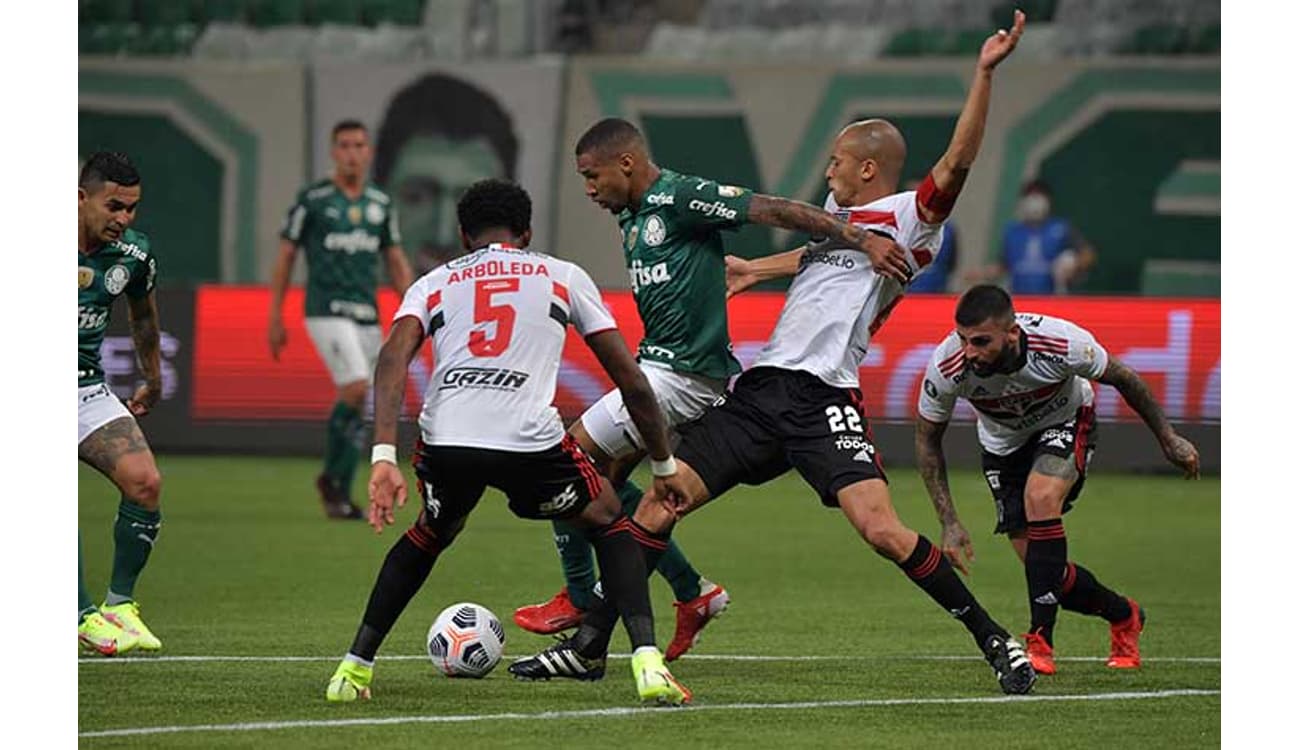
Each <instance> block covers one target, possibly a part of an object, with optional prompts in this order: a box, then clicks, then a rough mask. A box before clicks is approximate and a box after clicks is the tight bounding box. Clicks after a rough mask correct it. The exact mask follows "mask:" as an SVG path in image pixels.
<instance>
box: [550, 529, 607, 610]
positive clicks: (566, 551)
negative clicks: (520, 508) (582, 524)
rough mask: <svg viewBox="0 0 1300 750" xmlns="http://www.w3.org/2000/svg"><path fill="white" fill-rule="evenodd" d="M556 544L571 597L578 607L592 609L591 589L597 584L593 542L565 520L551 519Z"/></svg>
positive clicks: (574, 604)
mask: <svg viewBox="0 0 1300 750" xmlns="http://www.w3.org/2000/svg"><path fill="white" fill-rule="evenodd" d="M551 529H552V530H554V532H555V546H556V547H557V548H558V549H559V550H560V566H561V567H562V568H564V582H565V585H566V586H567V587H568V589H569V599H570V600H572V601H573V606H575V607H577V608H578V609H591V590H592V587H594V586H595V585H596V566H595V564H594V563H593V562H592V558H591V542H588V541H587V538H586V537H585V536H583V534H582V531H581V530H579V529H575V528H574V527H572V526H570V525H569V524H567V523H565V522H563V521H551Z"/></svg>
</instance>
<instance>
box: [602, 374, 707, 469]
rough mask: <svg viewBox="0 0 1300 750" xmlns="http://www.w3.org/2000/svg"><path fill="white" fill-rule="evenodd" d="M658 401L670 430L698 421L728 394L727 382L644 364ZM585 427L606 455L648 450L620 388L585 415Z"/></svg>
mask: <svg viewBox="0 0 1300 750" xmlns="http://www.w3.org/2000/svg"><path fill="white" fill-rule="evenodd" d="M641 372H644V373H645V376H646V380H649V381H650V388H651V389H652V390H653V391H654V393H655V400H656V401H658V402H659V408H660V409H662V410H663V413H664V418H665V419H667V420H668V429H669V430H671V429H672V428H674V427H676V426H677V425H679V424H685V423H686V422H690V421H691V420H693V419H698V418H699V416H700V415H701V414H703V413H704V410H705V409H707V408H709V407H710V406H712V405H713V402H714V401H717V400H718V396H721V395H722V393H723V392H724V391H726V390H727V381H725V380H713V379H712V378H706V377H702V376H700V375H691V374H688V373H684V372H676V371H675V370H669V369H668V368H666V367H657V366H655V365H651V364H648V363H645V362H643V363H641ZM582 426H583V427H584V428H586V430H587V434H588V435H591V439H592V440H594V441H595V442H596V445H598V446H600V449H601V450H602V451H604V452H605V455H606V456H608V457H610V458H619V457H621V456H625V455H627V454H629V453H634V452H636V451H638V450H641V449H643V448H645V440H643V439H642V438H641V433H640V432H639V431H638V430H637V428H636V425H635V424H633V423H632V417H631V416H630V415H629V414H628V413H627V406H625V405H624V404H623V394H622V393H620V392H619V390H618V389H617V388H615V389H614V390H612V391H610V392H609V393H606V394H605V395H604V396H602V397H601V399H600V400H599V401H597V402H596V403H594V404H592V405H591V408H589V409H587V411H585V412H583V414H582Z"/></svg>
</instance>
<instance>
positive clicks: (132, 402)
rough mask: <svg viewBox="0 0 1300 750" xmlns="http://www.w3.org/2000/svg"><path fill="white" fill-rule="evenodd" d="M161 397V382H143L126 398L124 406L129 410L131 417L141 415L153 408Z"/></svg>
mask: <svg viewBox="0 0 1300 750" xmlns="http://www.w3.org/2000/svg"><path fill="white" fill-rule="evenodd" d="M161 397H162V384H161V383H155V384H150V383H145V384H143V385H141V386H140V387H139V388H136V389H135V393H133V394H131V397H130V398H128V399H127V400H126V408H127V409H128V410H129V411H130V412H131V416H133V417H143V416H144V415H146V414H148V413H149V412H150V410H152V409H153V407H154V405H155V404H157V403H158V399H159V398H161Z"/></svg>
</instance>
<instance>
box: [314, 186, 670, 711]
mask: <svg viewBox="0 0 1300 750" xmlns="http://www.w3.org/2000/svg"><path fill="white" fill-rule="evenodd" d="M457 216H458V217H459V221H460V232H461V241H462V243H463V246H464V248H465V250H466V251H469V254H468V255H465V256H463V257H461V258H458V259H455V260H452V261H451V262H449V263H447V264H445V265H443V266H441V267H440V268H438V269H437V270H434V271H432V272H430V273H428V274H426V275H425V276H423V277H421V278H420V280H419V281H417V282H416V283H415V285H414V286H412V287H411V289H410V290H409V291H408V292H407V294H406V297H405V299H403V301H402V306H401V308H400V309H399V310H398V311H397V315H396V316H395V318H394V320H393V328H392V331H391V332H390V333H389V336H388V341H387V342H386V343H385V344H384V347H383V350H382V351H381V352H380V355H379V365H378V368H377V370H376V374H375V393H376V397H375V447H374V451H373V454H372V458H371V461H372V468H371V474H370V523H371V525H372V526H374V528H375V530H376V531H377V532H378V531H382V530H383V528H384V525H385V524H391V523H392V522H393V505H394V503H396V504H397V505H403V504H405V502H406V482H405V479H404V478H403V477H402V472H401V470H400V469H399V468H398V467H397V449H396V447H395V445H394V444H395V441H396V439H397V417H398V412H399V410H400V407H401V401H402V394H403V392H404V390H405V384H406V369H407V366H408V365H409V364H410V362H411V359H412V358H413V357H414V356H415V355H416V353H417V352H418V351H419V349H420V346H421V345H422V344H423V343H424V340H425V338H426V337H428V338H430V339H432V340H433V347H434V362H435V368H436V370H435V373H434V381H433V382H436V383H438V384H439V387H436V388H432V387H431V388H430V389H429V390H428V392H427V393H426V394H425V401H424V407H423V409H422V411H421V412H420V442H419V444H418V445H417V446H416V455H415V472H416V476H417V477H418V478H419V480H420V481H419V492H420V496H421V500H422V501H423V507H422V508H421V510H420V516H419V518H418V519H417V520H416V522H415V524H414V525H412V526H411V528H410V529H409V530H407V532H406V534H404V535H403V536H402V537H401V538H400V539H398V540H397V543H396V544H394V545H393V548H392V550H391V551H390V552H389V553H388V557H387V559H385V561H384V565H383V568H382V569H381V570H380V572H379V579H378V580H377V581H376V582H375V585H374V588H373V590H372V591H371V594H370V602H369V604H367V606H366V612H365V615H364V616H363V618H362V621H361V627H360V628H359V629H358V631H357V635H356V639H355V640H354V641H353V643H352V647H351V649H349V651H348V654H347V656H346V657H345V658H344V659H343V661H342V663H341V664H339V667H338V670H337V671H336V672H335V673H334V676H333V678H331V680H330V683H329V687H328V688H327V690H326V694H325V695H326V698H328V699H329V700H331V701H352V700H356V699H357V698H359V697H360V698H367V697H369V694H370V687H369V686H370V682H371V677H372V670H373V666H374V659H375V654H376V652H377V651H378V649H379V645H380V643H381V642H382V641H383V639H384V637H385V636H386V635H387V634H388V631H389V630H390V629H391V628H392V626H393V623H394V622H395V621H396V619H397V617H398V616H399V615H400V614H401V612H402V610H403V609H404V608H405V607H406V605H407V603H408V602H409V601H410V600H411V597H412V596H414V595H415V592H416V591H418V590H419V589H420V587H421V585H423V584H424V581H425V580H426V579H427V578H428V576H429V573H430V571H431V570H432V569H433V565H434V562H435V561H437V559H438V556H439V555H440V554H441V553H442V551H443V550H445V549H446V548H447V547H448V546H449V545H450V544H451V543H452V541H453V540H454V539H455V538H456V535H457V534H458V533H459V532H460V531H461V529H462V528H464V526H465V520H466V518H467V517H468V516H469V514H470V512H471V511H472V510H473V509H474V506H475V505H476V504H477V503H478V501H479V498H480V497H481V496H482V494H483V491H484V490H485V489H486V488H487V487H489V486H491V487H495V488H497V489H500V490H501V491H502V492H504V493H505V495H506V497H507V498H508V499H509V503H510V509H511V511H513V512H514V513H515V515H517V516H520V517H521V518H532V519H552V518H564V519H567V520H568V522H569V523H571V524H573V525H574V526H576V527H577V528H579V529H581V533H582V534H584V535H585V536H586V537H587V538H588V539H589V540H590V541H591V543H592V545H593V546H594V547H595V549H596V556H597V558H598V559H599V561H600V569H601V572H602V574H603V575H604V582H605V588H606V591H605V595H606V596H607V597H608V598H609V599H610V600H611V601H612V602H613V603H614V606H615V607H616V608H617V610H618V612H619V614H620V616H621V617H622V618H623V621H624V624H625V625H626V627H627V632H628V637H629V638H630V639H631V642H632V647H633V656H632V671H633V674H634V676H635V678H636V684H637V691H638V693H639V694H640V696H641V698H642V700H645V701H655V702H661V703H670V704H680V703H682V702H685V701H687V700H689V699H690V692H689V691H687V690H686V689H685V688H684V687H682V686H681V685H680V684H679V683H677V681H676V680H674V679H673V676H672V674H670V673H669V672H668V669H667V667H665V666H664V662H663V655H662V654H661V653H660V652H659V649H658V648H657V647H656V646H655V639H654V617H653V614H652V612H651V609H650V594H649V590H648V588H647V583H646V569H645V561H644V558H643V557H642V555H641V552H640V551H639V549H638V547H637V543H636V541H635V539H634V537H636V536H643V535H644V533H645V532H644V531H642V530H640V529H638V528H637V527H636V526H635V525H633V524H632V523H631V521H630V520H629V519H628V518H627V517H626V516H625V515H624V514H623V512H622V510H621V509H620V508H619V503H618V499H617V498H616V497H615V496H614V491H613V489H612V488H611V487H610V485H609V482H608V481H605V480H604V479H602V478H601V477H600V476H599V475H598V474H597V472H596V467H595V465H594V464H593V463H592V462H591V458H590V457H589V456H588V455H587V454H586V453H584V452H583V451H582V450H581V449H580V448H579V447H578V446H577V444H576V443H575V442H574V440H573V438H572V437H571V436H569V435H567V434H565V432H564V424H563V422H561V421H560V415H559V413H558V412H557V411H556V410H555V407H554V406H552V401H553V400H554V398H555V381H556V377H557V375H558V374H559V369H560V357H561V352H562V350H563V348H564V339H565V329H566V328H567V327H568V325H569V324H570V323H572V324H573V327H574V328H575V329H576V330H577V331H578V333H580V334H582V336H583V337H584V339H585V340H586V342H587V345H588V346H589V347H590V348H591V350H592V352H593V353H595V355H596V358H597V359H598V360H599V361H600V363H601V366H602V367H603V368H604V369H605V371H606V372H607V373H608V374H609V376H610V378H612V379H613V381H614V382H615V383H616V384H617V385H618V388H619V392H620V393H622V394H623V396H624V398H625V399H626V403H627V404H628V409H629V411H630V413H631V418H632V420H633V421H634V422H635V424H636V425H637V429H638V430H639V431H640V434H642V435H644V436H646V445H647V448H648V450H649V452H650V455H651V456H653V457H654V461H653V464H652V465H653V467H654V469H653V470H654V474H655V477H656V479H655V486H656V488H657V489H658V490H659V491H663V492H676V491H679V490H680V487H679V486H678V484H677V481H676V469H675V467H674V462H673V457H672V455H671V454H670V453H669V444H668V434H667V432H666V429H665V426H664V419H663V415H662V414H661V413H660V411H659V407H658V406H657V405H656V404H655V397H654V393H653V392H652V391H651V390H650V384H649V382H647V380H646V378H645V376H644V375H643V374H642V373H641V371H640V370H639V369H638V368H637V366H636V362H635V361H634V360H633V359H632V356H631V354H629V353H628V350H627V344H626V343H624V341H623V337H622V336H621V335H620V334H619V332H618V329H617V328H616V327H615V324H614V319H613V318H612V317H611V316H610V314H609V312H608V311H607V310H606V309H605V305H604V303H603V302H602V301H601V298H600V292H599V291H597V289H596V285H595V284H594V283H593V282H592V280H591V278H590V277H589V276H588V275H587V273H586V272H585V271H583V270H582V269H581V268H580V267H578V266H577V265H574V264H573V263H569V262H566V261H563V260H559V259H558V258H553V257H550V256H547V255H543V254H541V253H534V252H529V251H527V250H524V249H523V248H526V247H527V246H528V243H529V241H530V240H531V239H532V230H531V219H532V202H531V200H530V199H529V197H528V193H526V192H525V191H524V190H523V188H520V187H519V186H518V185H515V184H514V183H510V182H504V181H501V180H484V181H482V182H479V183H476V184H474V185H473V186H472V187H470V189H469V190H468V191H466V192H465V195H464V196H463V197H462V198H461V200H460V203H459V204H458V207H457ZM603 676H604V669H603V667H602V668H600V669H598V670H592V671H590V672H588V673H587V674H586V675H585V679H600V678H601V677H603Z"/></svg>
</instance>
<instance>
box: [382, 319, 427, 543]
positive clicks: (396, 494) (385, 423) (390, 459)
mask: <svg viewBox="0 0 1300 750" xmlns="http://www.w3.org/2000/svg"><path fill="white" fill-rule="evenodd" d="M423 342H424V324H423V322H421V321H420V320H419V319H417V318H414V317H401V318H398V319H397V320H396V321H395V322H394V323H393V328H392V330H391V331H389V332H388V340H387V341H385V342H384V345H383V347H382V348H380V350H379V358H378V361H377V362H376V363H375V440H374V448H373V449H372V452H371V456H370V509H369V513H368V516H369V520H370V525H371V526H372V527H373V528H374V530H375V533H379V532H381V531H383V530H384V526H385V525H388V524H391V523H393V504H394V502H396V504H397V506H398V507H401V506H403V505H405V504H406V479H405V477H403V476H402V470H401V469H399V468H398V467H397V448H396V445H397V417H398V415H399V414H400V413H401V409H402V394H403V393H404V392H405V391H406V370H407V368H408V367H410V365H411V360H413V359H415V355H416V353H417V352H419V351H420V344H421V343H423Z"/></svg>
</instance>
